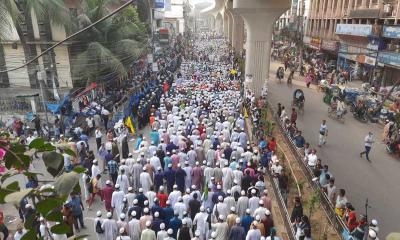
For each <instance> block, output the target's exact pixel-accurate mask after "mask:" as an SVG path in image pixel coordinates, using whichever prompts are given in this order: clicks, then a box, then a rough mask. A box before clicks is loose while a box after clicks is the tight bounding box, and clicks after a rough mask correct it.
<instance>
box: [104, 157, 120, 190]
mask: <svg viewBox="0 0 400 240" xmlns="http://www.w3.org/2000/svg"><path fill="white" fill-rule="evenodd" d="M107 167H108V173H109V174H110V177H111V179H112V181H113V183H114V184H116V182H117V177H118V163H117V162H116V161H115V160H114V159H111V160H110V161H108V163H107Z"/></svg>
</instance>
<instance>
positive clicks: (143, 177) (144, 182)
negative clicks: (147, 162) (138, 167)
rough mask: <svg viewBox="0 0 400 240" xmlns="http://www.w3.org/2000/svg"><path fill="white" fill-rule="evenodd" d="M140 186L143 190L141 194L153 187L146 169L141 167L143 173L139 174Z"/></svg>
mask: <svg viewBox="0 0 400 240" xmlns="http://www.w3.org/2000/svg"><path fill="white" fill-rule="evenodd" d="M140 184H141V186H142V188H143V192H147V191H149V190H150V186H151V185H153V180H152V179H151V176H150V174H149V173H148V172H147V171H146V167H143V172H142V173H141V174H140Z"/></svg>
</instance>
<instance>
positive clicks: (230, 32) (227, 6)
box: [225, 0, 234, 46]
mask: <svg viewBox="0 0 400 240" xmlns="http://www.w3.org/2000/svg"><path fill="white" fill-rule="evenodd" d="M225 11H226V12H227V13H228V21H229V25H228V40H229V43H230V44H231V46H233V39H234V36H233V28H234V26H233V25H234V23H233V2H232V1H229V0H228V1H226V2H225Z"/></svg>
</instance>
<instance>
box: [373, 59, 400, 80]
mask: <svg viewBox="0 0 400 240" xmlns="http://www.w3.org/2000/svg"><path fill="white" fill-rule="evenodd" d="M378 63H379V65H382V66H384V72H383V77H382V86H384V87H385V86H390V85H393V84H394V83H395V82H397V81H398V80H399V76H400V53H399V52H380V53H379V55H378Z"/></svg>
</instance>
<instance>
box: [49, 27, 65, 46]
mask: <svg viewBox="0 0 400 240" xmlns="http://www.w3.org/2000/svg"><path fill="white" fill-rule="evenodd" d="M51 37H52V38H53V41H55V42H59V41H62V40H64V39H65V38H66V37H67V35H66V33H65V28H64V27H63V26H60V25H57V24H54V23H53V22H52V23H51Z"/></svg>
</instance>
